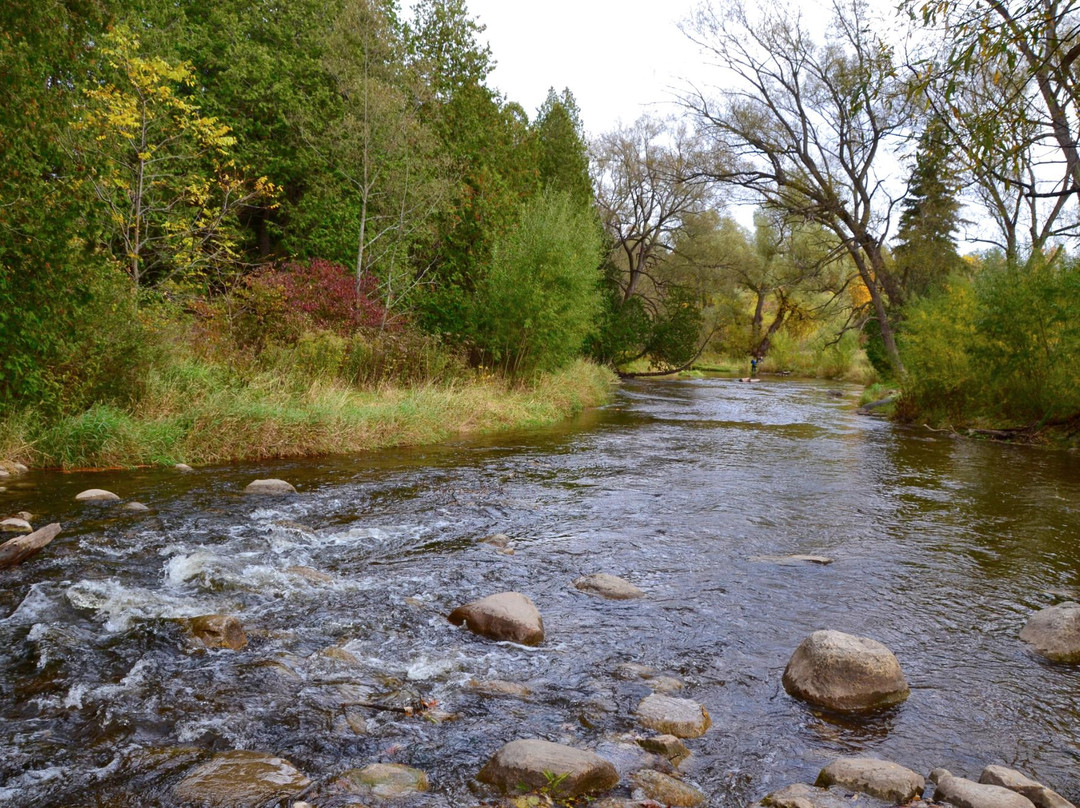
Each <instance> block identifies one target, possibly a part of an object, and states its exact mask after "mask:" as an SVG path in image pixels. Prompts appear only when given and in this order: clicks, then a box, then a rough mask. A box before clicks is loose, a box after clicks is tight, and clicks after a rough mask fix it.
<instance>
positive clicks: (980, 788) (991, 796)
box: [930, 769, 1034, 808]
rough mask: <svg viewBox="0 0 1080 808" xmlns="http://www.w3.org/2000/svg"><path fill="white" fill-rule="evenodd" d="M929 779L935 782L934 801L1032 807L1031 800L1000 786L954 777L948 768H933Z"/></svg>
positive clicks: (965, 807) (983, 807) (976, 807)
mask: <svg viewBox="0 0 1080 808" xmlns="http://www.w3.org/2000/svg"><path fill="white" fill-rule="evenodd" d="M930 779H931V780H933V781H934V782H935V783H936V784H937V788H936V789H935V790H934V801H935V802H947V803H950V804H951V805H955V806H957V808H1034V805H1033V804H1032V802H1031V800H1029V799H1028V798H1027V797H1025V796H1023V795H1022V794H1017V793H1016V792H1015V791H1010V790H1009V789H1007V788H1002V787H1001V786H992V785H986V784H984V783H976V782H975V781H974V780H966V779H964V778H963V777H954V776H953V773H952V772H950V771H949V770H948V769H934V770H933V771H932V772H930Z"/></svg>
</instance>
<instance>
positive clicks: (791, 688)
mask: <svg viewBox="0 0 1080 808" xmlns="http://www.w3.org/2000/svg"><path fill="white" fill-rule="evenodd" d="M783 683H784V689H785V690H786V691H787V692H788V693H790V694H791V695H792V696H794V697H795V698H797V699H802V700H803V701H808V702H810V703H811V704H815V705H817V706H819V707H826V708H828V709H830V710H839V711H844V712H855V711H861V710H872V709H876V708H880V707H887V706H890V705H893V704H899V703H900V702H902V701H904V699H906V698H907V697H908V695H909V693H910V690H909V689H908V684H907V680H906V679H905V678H904V673H903V671H901V670H900V663H899V662H898V661H897V659H896V657H895V656H894V655H893V653H892V651H890V650H889V649H888V648H886V647H885V646H884V645H882V644H881V643H879V642H878V641H877V640H871V639H870V638H868V637H856V636H854V635H852V634H844V633H843V632H841V631H815V632H814V633H813V634H811V635H810V636H809V637H807V638H806V639H805V640H803V642H802V644H800V645H799V647H798V648H796V649H795V653H794V654H792V656H791V660H790V661H789V662H788V664H787V668H786V669H785V670H784V678H783Z"/></svg>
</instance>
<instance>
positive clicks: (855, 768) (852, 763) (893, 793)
mask: <svg viewBox="0 0 1080 808" xmlns="http://www.w3.org/2000/svg"><path fill="white" fill-rule="evenodd" d="M814 785H816V786H819V787H820V788H828V787H829V786H833V785H837V786H843V787H844V788H850V789H851V790H852V791H858V792H861V793H863V794H869V795H870V796H871V797H877V798H878V799H880V800H889V801H890V802H895V803H898V804H902V803H905V802H910V801H911V800H913V799H915V798H917V797H921V796H922V793H923V790H924V789H925V788H926V780H924V779H923V776H922V775H921V774H918V773H917V772H913V771H912V770H911V769H906V768H904V767H903V766H901V765H900V764H899V763H891V762H890V761H888V760H878V759H877V758H858V757H843V758H837V759H836V760H834V761H833V762H832V763H830V764H829V765H828V766H826V767H825V768H824V769H822V770H821V774H819V775H818V778H817V782H816V783H815V784H814Z"/></svg>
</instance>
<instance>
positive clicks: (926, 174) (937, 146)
mask: <svg viewBox="0 0 1080 808" xmlns="http://www.w3.org/2000/svg"><path fill="white" fill-rule="evenodd" d="M956 166H957V161H956V159H955V158H954V156H953V149H952V147H951V143H950V140H949V138H948V131H947V129H946V128H945V126H944V125H943V123H942V122H941V121H940V120H939V119H937V118H932V119H931V120H930V122H929V123H928V124H927V126H926V128H925V129H924V130H923V132H922V134H921V135H920V137H919V146H918V149H917V151H916V152H915V165H914V166H913V167H912V170H911V176H910V178H909V180H908V192H907V195H906V196H905V197H904V201H903V202H902V203H901V210H900V222H899V226H898V228H897V232H896V241H897V243H896V248H895V249H894V250H893V258H894V272H895V273H896V275H897V280H898V282H899V283H900V285H901V287H903V289H904V297H905V299H907V300H910V299H912V298H914V297H922V296H925V295H926V294H927V293H928V292H929V291H930V290H931V289H933V288H934V287H935V286H937V285H939V284H940V283H941V282H942V281H943V280H944V279H945V278H946V277H948V275H949V274H950V273H952V272H955V271H957V270H958V269H959V268H960V267H961V265H962V260H961V258H960V254H959V252H957V248H956V230H957V228H959V226H960V224H961V222H960V200H959V199H958V197H957V194H958V191H959V179H958V177H957V172H956Z"/></svg>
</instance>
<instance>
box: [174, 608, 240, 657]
mask: <svg viewBox="0 0 1080 808" xmlns="http://www.w3.org/2000/svg"><path fill="white" fill-rule="evenodd" d="M187 629H188V634H189V635H190V636H191V638H192V641H193V642H194V643H195V644H196V645H198V646H201V647H202V648H228V649H229V650H232V651H239V650H240V649H241V648H243V647H244V646H245V645H247V635H246V634H245V633H244V627H243V626H242V625H241V624H240V621H239V620H237V619H236V618H235V617H232V616H231V615H224V614H207V615H202V616H201V617H192V618H190V619H189V620H188V621H187Z"/></svg>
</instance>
